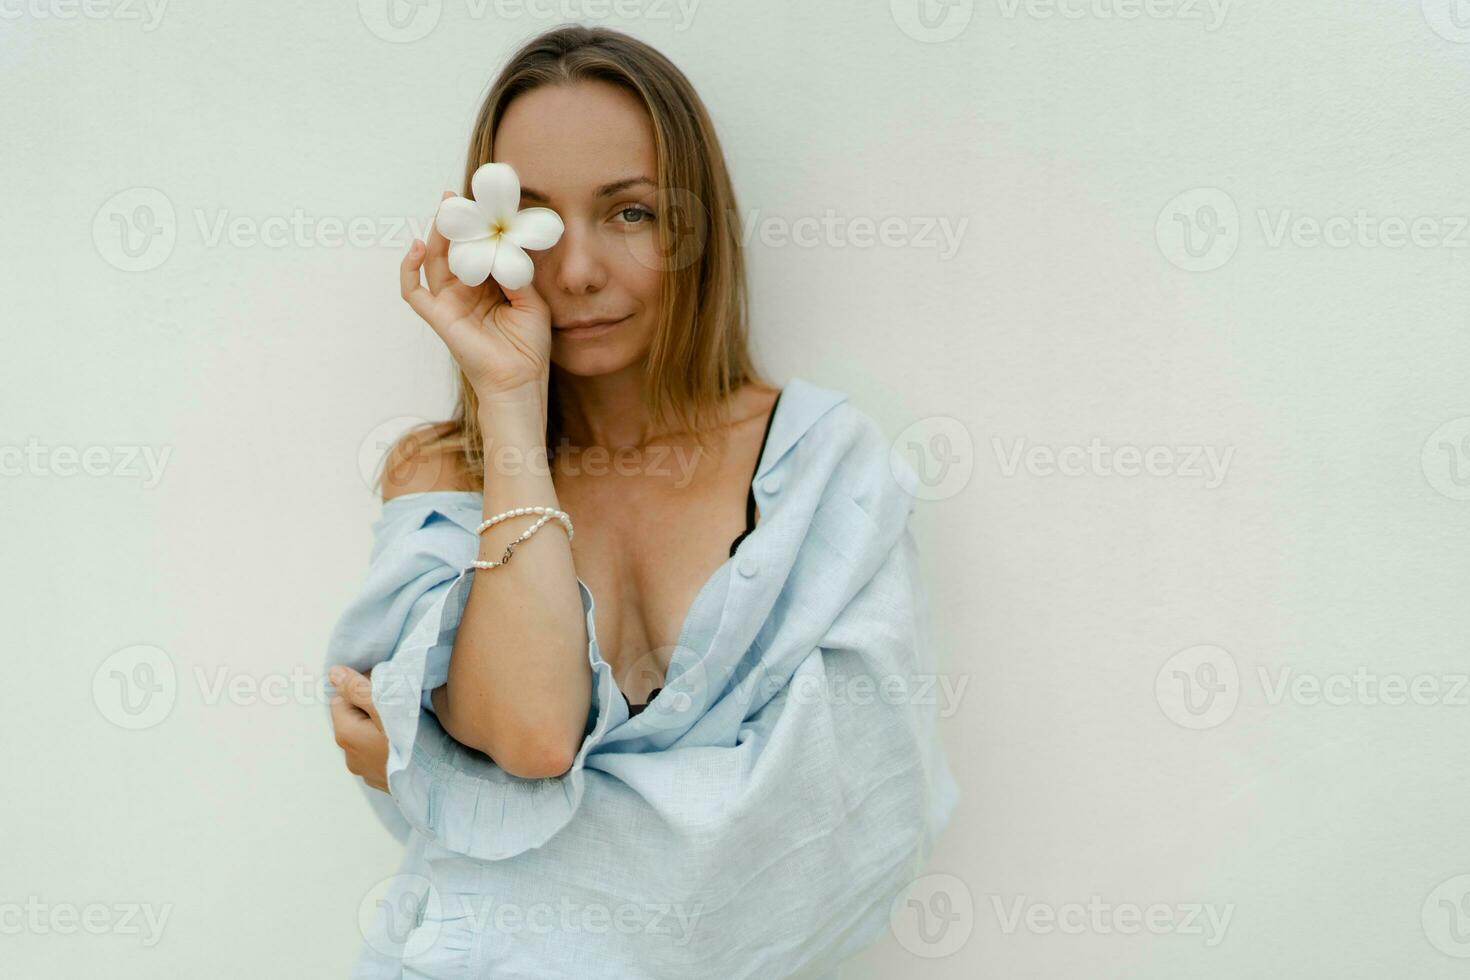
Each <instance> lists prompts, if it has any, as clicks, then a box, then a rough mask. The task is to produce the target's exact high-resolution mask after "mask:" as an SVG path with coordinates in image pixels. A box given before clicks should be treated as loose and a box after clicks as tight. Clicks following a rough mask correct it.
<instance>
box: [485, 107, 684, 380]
mask: <svg viewBox="0 0 1470 980" xmlns="http://www.w3.org/2000/svg"><path fill="white" fill-rule="evenodd" d="M495 159H496V161H497V162H501V163H508V164H510V165H511V166H512V167H514V168H515V171H516V173H517V174H518V175H519V176H520V179H521V205H520V206H521V207H522V208H529V207H547V208H551V209H552V210H554V211H555V212H556V213H557V214H559V215H561V219H562V221H563V223H564V224H565V225H566V231H565V232H564V233H563V234H562V237H561V240H560V241H558V242H557V243H556V245H555V246H554V247H552V248H550V249H546V250H544V251H538V252H531V253H529V254H530V255H531V259H532V262H533V263H534V264H535V267H536V276H535V279H534V282H533V284H534V285H535V287H536V291H537V292H538V293H540V294H541V296H542V297H543V298H544V299H545V300H546V303H547V305H549V306H550V307H551V325H552V332H551V359H552V362H553V363H555V364H556V365H557V366H558V367H560V368H562V369H563V370H565V371H568V372H569V373H571V374H575V375H582V376H591V375H598V374H610V373H612V372H614V371H619V370H622V369H623V368H626V367H628V366H629V365H631V364H635V363H637V362H638V361H640V360H642V359H643V358H644V357H645V356H646V355H647V353H648V350H649V347H650V345H651V344H652V343H653V335H654V330H655V327H656V325H657V318H658V312H659V311H658V302H659V285H660V282H661V280H662V277H663V272H662V271H661V266H660V262H661V258H660V252H659V244H658V226H657V224H656V222H657V221H658V220H660V216H659V215H658V214H657V213H656V210H655V196H654V190H655V183H654V181H655V180H656V179H657V176H658V157H657V153H656V150H655V147H654V136H653V123H652V120H650V119H649V117H648V113H647V110H645V109H644V108H643V106H642V105H641V104H640V103H639V102H638V100H637V99H636V98H635V97H634V96H633V95H631V94H629V93H627V92H625V91H623V90H622V89H619V88H617V87H616V86H613V85H609V84H607V83H604V82H578V83H576V84H574V85H546V86H542V87H541V88H538V89H535V90H533V91H530V92H527V93H526V94H524V95H521V96H518V97H517V98H516V99H515V100H514V101H513V102H511V104H510V106H509V107H508V108H507V109H506V112H505V115H504V116H503V117H502V118H501V122H500V127H499V129H498V130H496V134H495ZM582 320H617V321H618V322H617V323H616V324H614V325H613V326H611V327H598V328H595V330H593V331H573V330H568V329H567V328H568V327H569V325H570V324H573V323H576V322H578V321H582Z"/></svg>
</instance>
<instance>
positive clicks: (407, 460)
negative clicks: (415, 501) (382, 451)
mask: <svg viewBox="0 0 1470 980" xmlns="http://www.w3.org/2000/svg"><path fill="white" fill-rule="evenodd" d="M455 431H456V428H455V424H454V423H453V422H440V423H437V424H435V425H432V426H424V427H422V428H418V429H415V430H413V431H412V432H409V433H408V434H406V435H405V436H403V437H402V438H401V439H399V440H398V441H397V442H396V443H394V444H393V448H392V449H390V450H388V457H387V459H386V460H385V461H384V463H383V500H384V501H385V502H386V501H389V500H392V499H393V498H394V497H401V496H403V495H404V494H407V493H427V492H430V491H434V490H475V489H477V488H476V486H475V481H474V479H473V477H472V476H471V473H470V470H469V466H468V464H467V463H466V462H465V459H464V454H463V453H462V452H461V451H460V449H459V448H457V447H456V446H455V445H453V444H446V442H445V440H446V439H447V438H448V437H452V436H453V435H455Z"/></svg>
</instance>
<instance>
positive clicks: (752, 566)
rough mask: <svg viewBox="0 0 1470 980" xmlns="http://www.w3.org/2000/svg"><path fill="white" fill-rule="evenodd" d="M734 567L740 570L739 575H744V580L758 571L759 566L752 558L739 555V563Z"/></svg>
mask: <svg viewBox="0 0 1470 980" xmlns="http://www.w3.org/2000/svg"><path fill="white" fill-rule="evenodd" d="M736 567H738V568H739V569H740V574H741V575H744V576H745V577H746V578H750V577H751V576H752V575H754V574H755V573H756V572H758V571H759V570H760V567H761V565H760V562H758V561H756V560H755V558H754V556H752V555H741V556H740V563H739V565H737V566H736Z"/></svg>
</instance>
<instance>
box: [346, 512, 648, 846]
mask: <svg viewBox="0 0 1470 980" xmlns="http://www.w3.org/2000/svg"><path fill="white" fill-rule="evenodd" d="M463 501H464V498H446V497H444V496H443V495H441V494H438V493H424V494H406V495H404V496H401V497H395V498H393V499H392V500H389V501H388V502H386V503H385V504H384V505H383V516H382V518H381V519H380V520H379V521H378V522H377V524H375V525H374V532H375V537H374V544H373V551H372V555H371V559H370V562H369V567H368V571H367V575H366V577H365V580H364V583H363V585H362V587H361V589H360V590H359V592H358V594H357V596H356V597H355V598H354V599H353V600H352V602H351V604H350V605H349V606H348V608H347V610H346V611H345V612H344V614H343V615H342V617H341V618H340V620H339V621H338V623H337V624H336V626H335V627H334V629H333V631H332V635H331V638H330V640H329V643H328V651H327V659H328V663H343V664H346V665H348V666H350V667H352V668H354V669H356V670H358V671H364V670H366V669H368V668H369V667H371V668H372V686H373V704H374V705H375V706H376V707H377V709H378V716H379V718H380V719H381V720H382V723H383V730H384V732H385V734H386V735H387V737H388V765H387V777H388V786H389V789H390V791H391V794H392V797H393V801H394V803H395V804H396V806H397V809H398V811H399V813H400V814H401V815H402V817H403V818H404V820H406V821H407V824H408V825H410V826H412V827H415V828H417V829H418V830H419V831H421V832H422V833H423V834H424V835H425V836H426V837H428V838H429V839H431V840H433V841H435V842H437V843H440V844H441V845H443V846H445V847H449V848H450V849H452V850H461V851H470V850H482V849H483V851H484V853H486V854H487V856H497V857H499V856H509V855H510V854H515V853H519V852H520V851H522V850H525V849H526V848H528V847H535V846H538V845H539V844H540V843H542V842H544V841H545V840H546V839H548V838H549V837H550V836H551V835H552V834H554V833H555V832H556V831H557V830H558V829H560V828H561V827H562V826H563V825H564V824H565V823H566V822H567V820H569V819H570V817H571V814H572V813H573V811H575V809H576V807H577V803H578V802H579V801H580V799H581V792H582V781H583V778H584V777H583V774H582V769H583V766H584V764H585V760H586V757H587V753H588V752H589V751H590V750H591V749H592V748H593V747H594V746H595V745H596V744H597V743H598V742H599V741H600V740H601V738H602V736H603V735H604V734H605V733H606V732H607V730H608V728H609V726H610V725H611V724H613V723H615V722H616V721H617V720H621V719H625V718H626V717H627V707H626V704H625V702H623V700H622V697H621V693H620V692H619V691H618V689H617V685H616V684H615V683H614V681H613V679H612V668H611V666H610V665H609V664H608V663H607V662H606V661H604V660H603V659H602V656H601V654H600V653H599V652H598V650H597V645H596V641H595V627H594V619H593V615H594V611H593V599H592V594H591V592H590V591H589V590H588V589H587V587H586V585H585V584H584V583H582V581H581V580H580V579H578V582H577V588H578V592H579V594H580V597H581V602H582V611H583V615H584V616H585V617H586V621H587V629H588V637H589V643H588V646H587V651H586V653H587V657H588V662H589V664H590V665H591V667H592V677H593V690H592V699H591V705H590V707H589V709H588V718H587V723H586V726H585V727H584V730H583V741H582V744H581V745H580V746H579V748H578V751H577V754H576V757H575V761H574V762H573V765H572V768H571V770H570V771H569V772H567V773H566V774H564V775H562V776H561V777H558V778H556V779H551V780H541V779H523V778H520V777H517V776H512V775H510V774H509V773H506V772H505V771H504V770H503V769H501V768H500V767H499V766H497V765H496V764H495V763H494V761H493V760H491V759H490V758H489V757H488V756H486V755H484V754H483V753H480V752H477V751H475V750H473V749H470V748H467V747H466V746H463V745H461V744H459V743H458V742H456V741H455V740H454V739H452V738H451V737H450V736H449V735H448V733H446V732H445V731H444V729H443V728H442V726H440V724H439V722H438V719H437V718H436V717H435V715H434V713H433V709H432V704H431V702H430V699H429V696H430V692H431V691H432V690H433V689H434V688H436V687H439V686H441V685H443V684H444V683H445V682H446V680H447V679H448V676H449V661H450V655H451V653H452V651H453V648H454V638H455V634H456V633H457V631H458V629H459V623H460V619H461V617H462V616H463V614H464V608H465V603H466V601H467V600H468V597H469V590H470V585H471V583H472V581H473V576H474V574H475V572H476V570H475V569H474V568H473V567H472V566H471V565H470V563H471V562H472V561H474V559H475V557H476V555H477V553H478V550H479V537H478V535H477V534H476V533H475V528H476V527H477V526H478V523H479V520H480V517H481V514H480V511H479V509H478V508H476V507H474V506H473V505H469V506H466V505H465V504H464V502H463ZM491 574H494V573H493V572H492V573H491ZM614 698H616V703H615V702H614ZM467 796H468V797H469V799H468V800H466V797H467ZM466 802H468V803H470V806H469V808H468V810H466V808H465V806H464V805H463V804H465V803H466ZM487 817H488V818H489V824H488V825H493V826H495V827H496V828H497V831H498V832H497V833H495V834H494V835H491V836H490V838H489V839H487V837H486V835H485V834H484V833H483V828H484V827H485V826H487V823H486V820H487ZM390 829H393V830H395V833H396V832H397V828H395V827H390Z"/></svg>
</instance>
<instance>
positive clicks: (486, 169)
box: [470, 163, 521, 224]
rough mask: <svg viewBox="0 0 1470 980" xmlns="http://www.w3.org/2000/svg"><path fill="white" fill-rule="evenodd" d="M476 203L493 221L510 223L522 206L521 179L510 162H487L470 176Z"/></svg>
mask: <svg viewBox="0 0 1470 980" xmlns="http://www.w3.org/2000/svg"><path fill="white" fill-rule="evenodd" d="M470 189H471V190H473V191H474V192H475V203H476V204H478V205H479V206H480V210H481V211H484V212H485V217H487V218H489V219H490V220H491V221H496V220H499V221H500V222H501V223H502V224H510V219H511V218H513V217H515V213H516V209H517V208H519V207H520V206H521V179H520V178H519V177H517V176H516V172H515V170H514V169H512V167H511V165H510V164H508V163H487V164H484V165H482V166H481V167H480V169H479V170H476V171H475V175H474V176H473V177H471V178H470Z"/></svg>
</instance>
